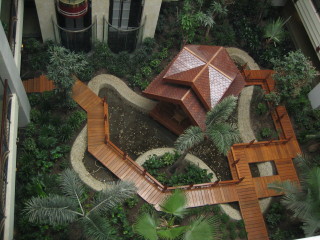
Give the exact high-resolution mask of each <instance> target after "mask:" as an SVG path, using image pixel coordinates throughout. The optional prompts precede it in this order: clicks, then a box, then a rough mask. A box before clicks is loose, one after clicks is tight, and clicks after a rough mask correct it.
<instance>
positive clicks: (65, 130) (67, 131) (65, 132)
mask: <svg viewBox="0 0 320 240" xmlns="http://www.w3.org/2000/svg"><path fill="white" fill-rule="evenodd" d="M59 133H60V134H59V138H60V140H61V141H62V142H66V141H68V140H69V139H70V138H71V136H72V134H73V128H72V127H71V126H70V125H69V124H63V125H62V126H61V127H60V128H59Z"/></svg>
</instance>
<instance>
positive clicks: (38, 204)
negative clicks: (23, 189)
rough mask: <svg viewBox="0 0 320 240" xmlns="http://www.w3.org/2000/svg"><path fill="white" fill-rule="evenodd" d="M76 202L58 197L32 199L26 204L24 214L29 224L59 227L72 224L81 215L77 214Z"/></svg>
mask: <svg viewBox="0 0 320 240" xmlns="http://www.w3.org/2000/svg"><path fill="white" fill-rule="evenodd" d="M77 207H78V204H77V201H75V200H74V199H70V198H68V197H64V196H59V195H49V196H48V197H45V198H40V197H33V198H31V199H30V200H28V201H27V202H26V206H25V209H24V212H25V213H26V215H27V216H28V217H29V221H30V222H34V223H44V224H51V225H60V224H65V223H71V222H74V221H75V220H76V219H77V218H78V217H79V216H82V214H81V213H79V212H77V211H76V209H77Z"/></svg>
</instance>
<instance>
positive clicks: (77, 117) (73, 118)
mask: <svg viewBox="0 0 320 240" xmlns="http://www.w3.org/2000/svg"><path fill="white" fill-rule="evenodd" d="M86 119H87V115H86V113H85V112H84V111H82V110H79V111H75V112H73V113H72V114H71V115H70V117H69V118H68V120H67V123H68V124H69V126H70V127H71V128H72V129H73V130H75V129H78V128H79V127H80V126H81V124H82V123H83V122H84V121H85V120H86Z"/></svg>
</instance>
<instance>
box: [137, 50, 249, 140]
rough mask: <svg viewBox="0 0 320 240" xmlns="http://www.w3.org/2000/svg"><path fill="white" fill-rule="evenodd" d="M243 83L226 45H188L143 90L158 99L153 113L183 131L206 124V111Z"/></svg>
mask: <svg viewBox="0 0 320 240" xmlns="http://www.w3.org/2000/svg"><path fill="white" fill-rule="evenodd" d="M244 86H245V80H244V78H243V76H242V74H241V73H240V71H239V70H238V68H237V67H236V65H235V64H234V62H233V61H232V59H231V58H230V56H229V54H228V53H227V51H226V49H225V48H224V47H219V46H205V45H186V46H185V47H184V48H183V49H182V50H181V51H180V53H179V54H178V55H177V56H176V57H175V58H174V59H173V61H172V62H171V63H170V64H169V65H168V66H167V67H166V68H165V69H164V70H163V71H162V72H161V73H160V74H159V75H158V76H157V77H156V78H155V79H154V80H153V81H152V83H151V84H150V85H149V86H148V88H147V89H146V90H145V91H144V92H143V93H144V94H145V95H146V96H147V97H149V98H152V99H156V100H159V103H158V104H157V105H156V107H155V108H154V109H153V110H152V111H151V112H150V116H151V117H152V118H154V119H155V120H157V121H158V122H160V123H161V124H162V125H164V126H165V127H167V128H168V129H169V130H171V131H172V132H174V133H175V134H177V135H180V134H181V133H182V132H183V131H184V130H185V129H186V128H187V127H189V126H190V125H197V126H200V127H201V128H204V127H205V118H206V113H207V111H208V110H210V109H211V108H213V107H214V106H215V105H216V104H217V103H218V102H219V101H221V100H222V99H223V98H225V97H226V96H229V95H231V94H232V95H235V96H237V95H238V94H239V93H240V92H241V90H242V88H243V87H244Z"/></svg>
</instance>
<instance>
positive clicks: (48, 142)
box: [38, 136, 58, 149]
mask: <svg viewBox="0 0 320 240" xmlns="http://www.w3.org/2000/svg"><path fill="white" fill-rule="evenodd" d="M38 142H39V146H40V147H41V148H44V149H50V148H53V147H55V146H56V145H57V143H58V139H56V138H55V137H48V136H39V139H38Z"/></svg>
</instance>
